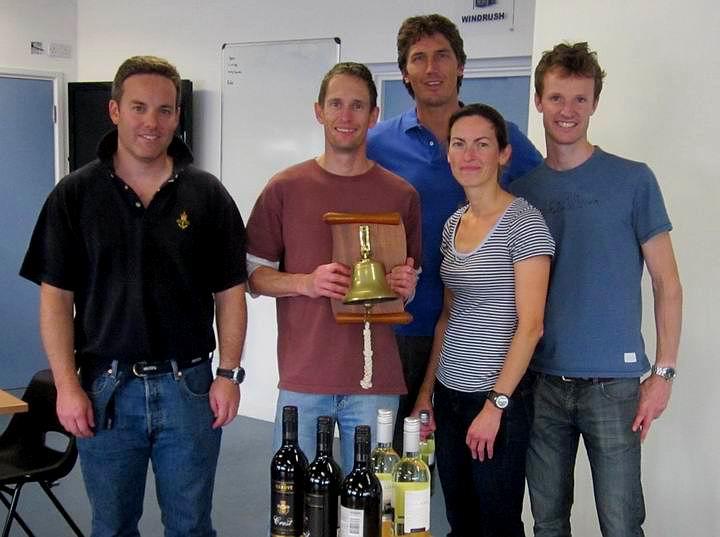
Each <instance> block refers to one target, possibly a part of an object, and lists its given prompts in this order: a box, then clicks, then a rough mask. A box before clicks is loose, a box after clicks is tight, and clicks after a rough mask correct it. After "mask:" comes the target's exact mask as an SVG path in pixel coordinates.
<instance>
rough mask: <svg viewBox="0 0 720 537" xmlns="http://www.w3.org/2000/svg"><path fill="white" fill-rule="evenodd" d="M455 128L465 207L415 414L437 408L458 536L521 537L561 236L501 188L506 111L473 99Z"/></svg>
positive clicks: (441, 457) (454, 160) (452, 155)
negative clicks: (535, 385) (538, 365)
mask: <svg viewBox="0 0 720 537" xmlns="http://www.w3.org/2000/svg"><path fill="white" fill-rule="evenodd" d="M449 132H450V136H449V147H448V161H449V162H450V167H451V169H452V172H453V175H454V176H455V179H456V180H457V181H458V183H460V185H461V186H462V187H463V188H464V190H465V195H466V196H467V200H468V203H467V205H465V206H463V207H461V208H460V209H458V210H457V211H456V212H455V213H454V214H453V215H452V216H451V217H450V218H449V219H448V221H447V222H446V223H445V228H444V231H443V238H442V245H441V251H442V254H443V261H442V265H441V269H440V275H441V277H442V280H443V283H444V285H445V302H444V307H443V311H442V314H441V315H440V318H439V319H438V322H437V326H436V328H435V339H434V343H433V351H432V354H431V359H430V363H429V365H428V370H427V373H426V375H425V381H424V383H423V386H422V388H421V390H420V395H419V396H418V399H417V402H416V405H415V412H419V411H420V410H422V409H428V410H430V411H431V415H433V418H434V419H433V420H432V422H431V426H435V424H436V426H437V429H436V437H435V438H436V439H435V442H436V449H437V465H438V471H439V474H440V479H441V482H442V488H443V492H444V495H445V505H446V511H447V517H448V522H449V523H450V527H451V532H450V536H452V537H460V536H462V537H464V536H471V535H472V536H478V535H480V536H496V537H498V536H501V537H506V536H512V537H515V536H523V535H524V530H523V524H522V519H521V514H522V504H523V496H524V491H525V452H526V450H527V445H528V436H529V429H530V424H531V418H532V401H531V398H530V396H531V394H530V393H529V391H530V380H529V378H527V375H526V370H527V367H528V363H529V362H530V358H531V356H532V353H533V350H534V348H535V345H536V344H537V342H538V340H539V338H540V336H541V334H542V326H543V311H544V307H545V298H546V294H547V284H548V276H549V271H550V259H551V256H552V255H553V253H554V243H553V240H552V237H551V235H550V232H549V231H548V228H547V226H546V225H545V221H544V220H543V218H542V215H541V214H540V212H539V211H538V210H537V209H535V208H534V207H532V206H531V205H529V204H528V203H527V202H526V201H525V200H524V199H522V198H515V197H514V196H513V195H511V194H509V193H508V192H506V191H505V190H503V189H502V188H501V187H500V183H499V181H498V180H499V177H500V173H501V171H502V167H503V166H504V165H505V164H507V162H508V161H509V159H510V155H511V147H510V146H509V145H508V136H507V130H506V127H505V121H504V119H503V118H502V116H501V115H500V114H499V113H498V112H497V111H496V110H495V109H493V108H491V107H489V106H486V105H481V104H473V105H469V106H466V107H464V108H461V109H460V110H458V111H457V112H455V114H453V115H452V117H451V118H450V130H449ZM433 405H434V409H433ZM433 410H434V412H433Z"/></svg>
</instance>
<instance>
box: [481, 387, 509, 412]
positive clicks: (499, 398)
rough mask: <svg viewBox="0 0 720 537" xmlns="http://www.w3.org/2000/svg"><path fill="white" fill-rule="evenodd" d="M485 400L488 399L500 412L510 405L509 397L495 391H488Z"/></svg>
mask: <svg viewBox="0 0 720 537" xmlns="http://www.w3.org/2000/svg"><path fill="white" fill-rule="evenodd" d="M487 398H488V399H490V401H492V404H493V405H495V406H496V407H497V408H499V409H500V410H505V409H506V408H507V407H508V405H510V396H508V395H505V394H504V393H498V392H496V391H495V390H490V392H489V393H488V396H487Z"/></svg>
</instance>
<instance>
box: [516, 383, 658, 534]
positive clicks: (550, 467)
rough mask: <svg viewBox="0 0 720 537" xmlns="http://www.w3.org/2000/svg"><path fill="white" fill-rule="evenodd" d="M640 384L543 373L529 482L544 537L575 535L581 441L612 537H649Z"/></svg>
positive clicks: (600, 515)
mask: <svg viewBox="0 0 720 537" xmlns="http://www.w3.org/2000/svg"><path fill="white" fill-rule="evenodd" d="M639 384H640V381H639V379H637V378H624V379H623V378H619V379H612V380H610V381H608V382H595V383H593V382H588V381H580V382H578V381H565V380H563V378H562V377H557V376H551V375H542V374H541V375H539V377H538V380H537V384H536V386H535V421H534V422H533V427H532V434H531V438H530V450H529V451H528V461H527V477H528V488H529V489H530V501H531V503H532V512H533V518H534V519H535V536H536V537H570V535H571V532H570V509H571V507H572V503H573V489H574V482H573V475H574V468H575V457H576V455H577V448H578V442H579V440H580V436H581V435H582V437H583V443H584V444H585V450H586V451H587V454H588V460H589V461H590V470H591V472H592V479H593V489H594V492H595V506H596V508H597V513H598V518H599V520H600V530H601V532H602V534H603V536H604V537H642V536H643V535H644V533H643V530H642V523H643V521H644V520H645V504H644V501H643V492H642V484H641V482H640V433H639V432H638V433H634V432H633V431H632V428H631V427H632V422H633V419H634V418H635V412H636V411H637V404H638V397H639Z"/></svg>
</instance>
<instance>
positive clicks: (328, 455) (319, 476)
mask: <svg viewBox="0 0 720 537" xmlns="http://www.w3.org/2000/svg"><path fill="white" fill-rule="evenodd" d="M333 430H334V424H333V421H332V418H331V417H330V416H320V417H319V418H318V420H317V450H316V455H315V460H314V461H312V462H311V463H310V465H309V466H308V467H307V472H306V475H305V533H304V534H303V535H304V536H305V537H337V528H338V501H339V497H340V481H341V479H342V474H341V470H340V466H338V464H337V463H336V462H335V461H334V460H333V456H332V443H333V436H334V435H333Z"/></svg>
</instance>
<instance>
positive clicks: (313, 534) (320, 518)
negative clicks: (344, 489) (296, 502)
mask: <svg viewBox="0 0 720 537" xmlns="http://www.w3.org/2000/svg"><path fill="white" fill-rule="evenodd" d="M335 507H336V508H337V506H335ZM330 509H331V507H330V495H329V494H314V493H311V492H306V493H305V533H304V534H303V535H305V536H307V537H319V536H325V535H327V536H329V535H332V534H331V533H328V532H329V531H330V529H329V528H330ZM335 521H337V519H335ZM333 529H335V530H337V528H333Z"/></svg>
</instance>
